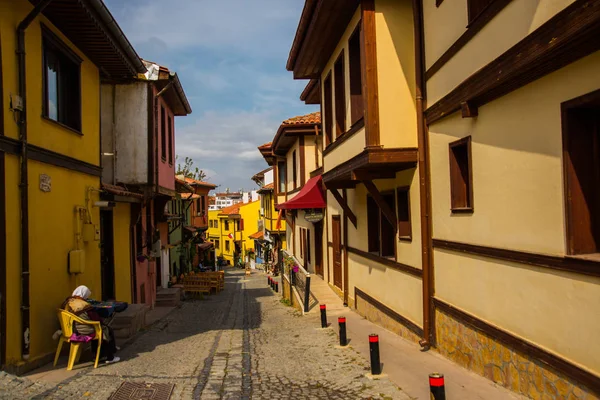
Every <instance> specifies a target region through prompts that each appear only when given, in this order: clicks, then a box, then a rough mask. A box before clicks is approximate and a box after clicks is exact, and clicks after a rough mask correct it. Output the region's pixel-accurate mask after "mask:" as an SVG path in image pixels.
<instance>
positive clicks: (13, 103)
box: [10, 94, 23, 111]
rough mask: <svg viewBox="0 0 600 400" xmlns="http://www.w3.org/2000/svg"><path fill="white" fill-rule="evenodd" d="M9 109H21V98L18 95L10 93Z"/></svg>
mask: <svg viewBox="0 0 600 400" xmlns="http://www.w3.org/2000/svg"><path fill="white" fill-rule="evenodd" d="M10 109H11V110H15V111H23V98H22V97H21V96H19V95H16V94H11V95H10Z"/></svg>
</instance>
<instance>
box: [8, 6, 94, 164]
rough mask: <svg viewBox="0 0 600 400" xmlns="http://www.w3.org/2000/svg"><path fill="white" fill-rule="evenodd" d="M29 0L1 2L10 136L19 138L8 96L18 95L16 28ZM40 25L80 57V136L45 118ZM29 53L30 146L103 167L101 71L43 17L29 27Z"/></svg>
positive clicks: (28, 109)
mask: <svg viewBox="0 0 600 400" xmlns="http://www.w3.org/2000/svg"><path fill="white" fill-rule="evenodd" d="M32 8H33V7H32V5H31V4H30V3H29V2H26V1H17V2H15V1H10V0H0V29H1V30H2V31H1V32H0V33H1V35H0V36H1V37H2V60H3V81H4V82H3V83H4V91H5V93H6V95H5V106H6V107H7V109H6V110H5V129H6V136H10V137H12V138H18V130H17V125H16V123H15V122H14V121H13V119H12V113H11V112H10V111H9V110H8V107H9V101H8V95H7V94H8V93H13V94H16V93H18V80H17V77H18V73H17V62H16V55H15V51H16V29H15V27H16V26H17V25H18V24H19V22H20V21H21V20H22V19H23V18H25V16H26V15H27V13H28V12H29V11H30V10H31V9H32ZM40 22H43V23H44V24H45V25H46V26H47V27H49V28H51V29H52V31H53V32H54V33H55V34H56V35H57V36H58V37H59V38H60V39H61V40H62V41H63V42H64V43H65V44H67V45H68V46H69V47H70V48H71V49H72V50H73V51H74V52H75V53H77V55H78V56H79V57H81V58H82V59H83V62H82V63H81V98H82V102H81V125H82V132H81V133H82V134H83V135H79V134H77V133H75V132H73V131H71V130H69V129H67V128H64V127H62V126H60V125H58V124H56V123H54V122H52V121H49V120H46V119H43V118H42V117H41V115H42V75H41V71H42V37H41V26H40ZM25 45H26V53H27V60H26V65H27V116H28V120H27V125H28V140H29V143H31V144H34V145H37V146H41V147H44V148H47V149H49V150H52V151H55V152H58V153H61V154H65V155H68V156H70V157H73V158H76V159H79V160H82V161H86V162H89V163H92V164H96V165H98V164H99V157H100V141H99V132H100V76H99V71H98V68H97V67H96V66H95V65H94V64H93V63H92V62H91V61H90V60H89V59H88V58H86V57H85V56H84V55H83V53H81V52H80V51H79V50H78V49H77V48H76V47H75V46H74V45H73V44H72V43H71V42H70V41H69V40H68V39H66V37H65V36H63V35H62V34H61V33H60V32H59V31H58V30H57V29H55V28H54V27H53V26H52V24H51V23H50V22H49V21H48V20H47V19H46V18H45V17H43V16H42V17H39V18H36V20H35V21H34V22H33V23H32V24H31V25H30V26H29V28H27V32H26V35H25Z"/></svg>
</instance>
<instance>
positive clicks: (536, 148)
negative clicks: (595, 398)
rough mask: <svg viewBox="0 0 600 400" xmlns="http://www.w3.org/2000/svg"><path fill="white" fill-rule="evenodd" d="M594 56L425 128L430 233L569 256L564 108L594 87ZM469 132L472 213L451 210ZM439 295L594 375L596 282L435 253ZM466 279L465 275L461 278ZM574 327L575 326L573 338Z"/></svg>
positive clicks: (597, 365) (599, 325)
mask: <svg viewBox="0 0 600 400" xmlns="http://www.w3.org/2000/svg"><path fill="white" fill-rule="evenodd" d="M599 70H600V52H596V53H594V54H592V55H589V56H587V57H585V58H583V59H581V60H579V61H577V62H575V63H572V64H570V65H568V66H567V67H564V68H562V69H561V70H559V71H556V72H553V73H552V74H549V75H547V76H545V77H543V78H541V79H539V80H537V81H535V82H533V83H531V84H529V85H527V86H525V87H523V88H521V89H518V90H516V91H514V92H512V93H510V94H508V95H506V96H503V97H501V98H499V99H497V100H495V101H493V102H491V103H488V104H486V105H484V106H482V107H480V108H479V116H478V117H477V118H475V119H469V120H467V119H462V118H461V117H460V115H458V114H455V115H453V116H450V117H448V118H446V119H443V120H441V121H440V122H439V123H436V124H434V125H432V126H431V127H430V143H431V172H432V174H431V175H432V198H433V237H434V238H437V239H447V240H453V241H458V242H466V243H470V244H476V245H483V246H492V247H498V248H503V249H511V250H521V251H528V252H534V253H544V254H552V255H558V256H562V255H564V254H565V224H564V207H565V206H564V197H563V196H564V189H563V170H562V169H563V161H562V128H561V110H560V104H561V103H562V102H564V101H567V100H570V99H573V98H575V97H578V96H581V95H584V94H586V93H589V92H592V91H595V90H598V89H600V76H599V75H598V73H597V71H599ZM467 135H472V165H473V196H474V213H473V214H472V215H461V216H453V215H451V213H450V187H449V161H448V143H449V142H450V141H453V140H456V139H458V138H461V137H464V136H467ZM434 260H435V282H436V296H438V297H440V298H441V299H443V300H445V301H448V302H449V303H452V304H454V305H456V306H457V307H459V308H461V309H463V310H465V311H467V312H469V313H472V314H474V315H475V316H477V317H479V318H482V319H484V320H486V321H489V322H490V323H491V324H493V325H497V326H499V327H500V328H502V329H506V330H508V331H510V332H512V333H514V334H515V335H517V336H520V337H522V338H524V339H526V340H528V341H531V342H533V343H535V344H537V345H540V346H542V347H544V348H546V349H548V350H549V351H552V352H555V353H557V354H559V355H560V356H561V357H564V358H567V359H569V360H572V361H573V362H575V363H578V364H580V365H583V366H584V367H586V368H588V369H590V370H593V371H595V372H596V373H598V372H600V361H599V360H600V346H598V345H597V344H596V342H595V341H594V339H593V338H592V336H590V335H593V332H597V331H598V330H600V320H599V319H598V318H592V317H590V315H591V314H590V305H591V304H600V279H598V278H591V277H586V276H583V275H575V274H571V273H567V272H558V271H553V270H549V269H542V268H538V267H530V266H524V265H518V264H513V263H508V262H501V261H496V260H491V259H485V258H480V257H473V256H464V255H462V256H461V255H459V254H456V253H451V252H446V251H440V250H437V251H435V254H434ZM464 277H468V278H469V279H464ZM573 327H577V337H576V338H575V337H574V336H573V335H574V331H573Z"/></svg>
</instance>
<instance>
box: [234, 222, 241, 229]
mask: <svg viewBox="0 0 600 400" xmlns="http://www.w3.org/2000/svg"><path fill="white" fill-rule="evenodd" d="M234 223H235V230H236V231H239V230H240V220H239V219H238V220H236V221H235V222H234Z"/></svg>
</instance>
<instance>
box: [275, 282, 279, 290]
mask: <svg viewBox="0 0 600 400" xmlns="http://www.w3.org/2000/svg"><path fill="white" fill-rule="evenodd" d="M275 293H279V282H277V281H275Z"/></svg>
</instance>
